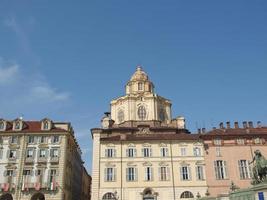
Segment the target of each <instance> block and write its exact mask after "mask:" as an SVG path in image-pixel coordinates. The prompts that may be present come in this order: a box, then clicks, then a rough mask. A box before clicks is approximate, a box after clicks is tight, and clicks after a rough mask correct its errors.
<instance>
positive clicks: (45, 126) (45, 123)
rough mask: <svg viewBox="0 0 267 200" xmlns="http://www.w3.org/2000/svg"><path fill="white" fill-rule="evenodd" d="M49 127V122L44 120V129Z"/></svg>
mask: <svg viewBox="0 0 267 200" xmlns="http://www.w3.org/2000/svg"><path fill="white" fill-rule="evenodd" d="M48 129H49V123H48V121H45V122H44V130H48Z"/></svg>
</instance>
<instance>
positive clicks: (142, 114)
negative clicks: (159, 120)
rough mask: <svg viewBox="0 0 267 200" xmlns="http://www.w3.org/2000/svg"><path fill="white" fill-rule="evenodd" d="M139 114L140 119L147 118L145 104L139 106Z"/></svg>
mask: <svg viewBox="0 0 267 200" xmlns="http://www.w3.org/2000/svg"><path fill="white" fill-rule="evenodd" d="M137 114H138V117H139V119H140V120H145V119H146V108H145V107H144V106H140V107H139V108H138V112H137Z"/></svg>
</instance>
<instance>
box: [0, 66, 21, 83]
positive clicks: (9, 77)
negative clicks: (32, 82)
mask: <svg viewBox="0 0 267 200" xmlns="http://www.w3.org/2000/svg"><path fill="white" fill-rule="evenodd" d="M18 69H19V67H18V65H16V64H14V65H10V66H8V67H2V66H1V65H0V85H5V84H8V83H11V82H13V81H14V80H15V79H16V77H17V76H18Z"/></svg>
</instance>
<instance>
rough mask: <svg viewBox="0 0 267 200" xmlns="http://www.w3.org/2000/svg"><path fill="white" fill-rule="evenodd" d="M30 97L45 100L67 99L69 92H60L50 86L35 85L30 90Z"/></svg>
mask: <svg viewBox="0 0 267 200" xmlns="http://www.w3.org/2000/svg"><path fill="white" fill-rule="evenodd" d="M30 99H31V100H41V101H45V102H55V101H65V100H68V99H69V93H67V92H58V91H57V90H56V89H53V88H51V87H50V86H35V87H32V88H31V90H30Z"/></svg>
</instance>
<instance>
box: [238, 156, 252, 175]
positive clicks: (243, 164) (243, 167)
mask: <svg viewBox="0 0 267 200" xmlns="http://www.w3.org/2000/svg"><path fill="white" fill-rule="evenodd" d="M238 167H239V174H240V179H249V178H250V168H249V162H248V161H247V160H239V161H238Z"/></svg>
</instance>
